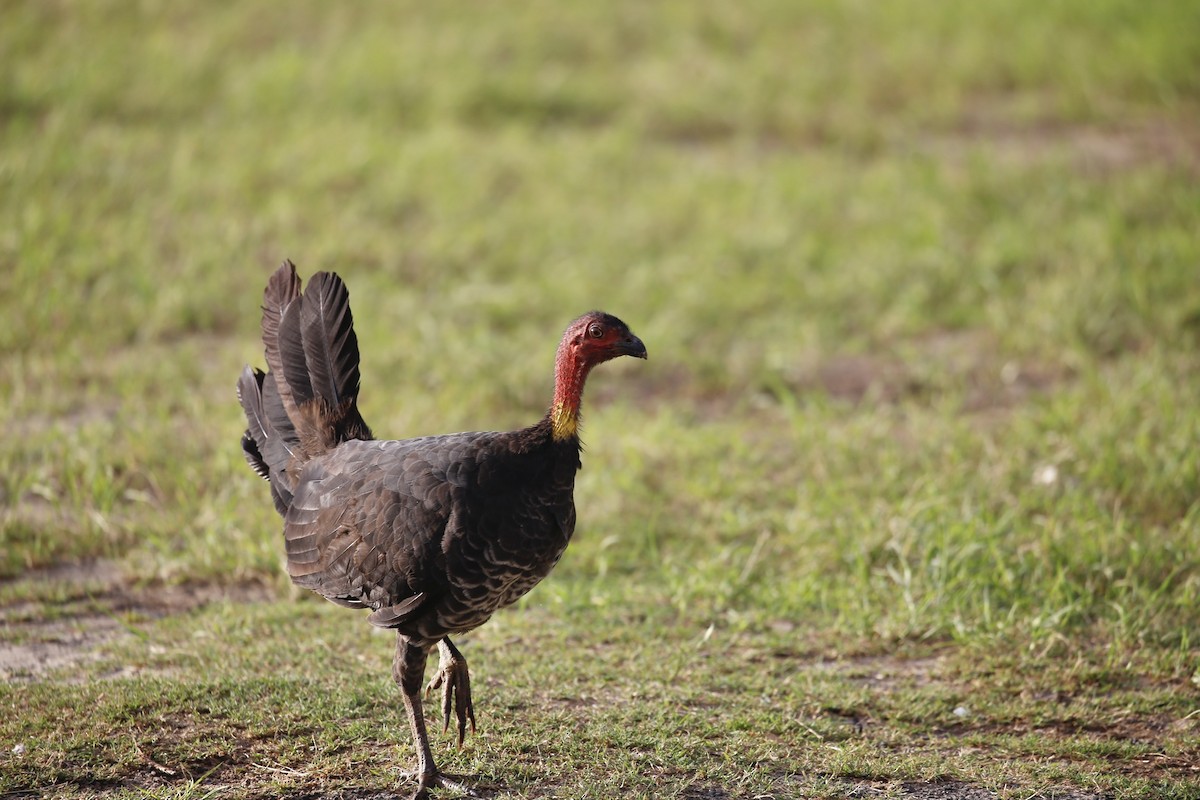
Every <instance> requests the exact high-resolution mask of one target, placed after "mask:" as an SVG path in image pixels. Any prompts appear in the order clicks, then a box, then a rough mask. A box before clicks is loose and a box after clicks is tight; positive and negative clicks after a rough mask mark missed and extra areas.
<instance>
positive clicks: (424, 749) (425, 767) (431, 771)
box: [392, 634, 478, 800]
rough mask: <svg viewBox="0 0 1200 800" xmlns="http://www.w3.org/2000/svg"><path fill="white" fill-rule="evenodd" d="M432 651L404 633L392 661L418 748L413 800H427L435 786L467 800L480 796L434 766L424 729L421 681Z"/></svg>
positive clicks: (399, 637)
mask: <svg viewBox="0 0 1200 800" xmlns="http://www.w3.org/2000/svg"><path fill="white" fill-rule="evenodd" d="M428 657H429V652H428V650H427V649H426V648H425V647H420V646H418V645H416V644H413V643H412V642H410V641H409V640H408V639H407V638H406V637H405V636H404V635H403V634H399V635H398V636H397V638H396V656H395V659H394V660H393V661H392V677H393V678H394V679H395V680H396V684H397V685H398V686H399V687H400V694H401V695H402V696H403V697H404V709H405V710H406V711H407V712H408V724H409V727H410V728H411V729H412V736H413V743H414V744H415V745H416V747H417V769H416V774H415V777H416V779H417V791H416V792H414V793H413V796H412V800H425V798H427V797H428V796H429V794H428V791H427V790H428V789H430V788H432V787H437V788H442V789H451V790H454V791H457V792H460V793H462V794H465V795H467V796H468V797H478V795H476V794H475V793H474V792H472V791H471V790H470V789H468V788H467V787H466V786H463V785H462V784H461V783H458V782H456V781H452V780H450V779H449V778H448V777H446V776H445V775H443V774H442V773H441V772H439V771H438V768H437V766H436V765H435V764H434V763H433V752H432V751H431V750H430V749H429V733H428V732H427V731H426V730H425V716H424V714H422V712H421V681H422V680H423V679H424V678H425V662H426V660H427V659H428Z"/></svg>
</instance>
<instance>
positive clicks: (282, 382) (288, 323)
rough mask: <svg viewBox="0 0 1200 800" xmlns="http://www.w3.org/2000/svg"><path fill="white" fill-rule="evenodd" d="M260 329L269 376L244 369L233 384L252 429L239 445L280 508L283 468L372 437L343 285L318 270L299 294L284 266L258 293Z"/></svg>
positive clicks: (296, 280) (286, 482)
mask: <svg viewBox="0 0 1200 800" xmlns="http://www.w3.org/2000/svg"><path fill="white" fill-rule="evenodd" d="M262 332H263V346H264V348H265V350H266V357H267V366H268V367H269V368H270V369H269V372H267V374H266V375H263V373H261V372H251V371H249V369H247V371H246V372H244V373H243V375H242V378H241V380H240V381H239V382H238V390H239V394H240V395H241V396H242V397H243V400H242V406H243V408H245V410H246V419H247V422H248V423H249V425H250V428H249V430H247V432H246V436H244V437H243V446H242V447H243V450H244V451H245V452H246V458H247V460H249V461H250V466H251V467H253V468H254V470H255V471H256V472H258V473H259V474H260V475H263V476H264V477H267V478H268V479H269V480H270V481H271V486H272V488H273V490H274V491H275V492H276V495H277V496H276V505H278V504H279V502H281V500H282V502H284V504H285V507H286V504H287V503H289V502H290V501H291V495H292V491H293V489H294V480H295V475H294V474H292V475H289V474H288V471H289V470H291V471H292V472H293V473H294V472H295V470H296V468H297V467H298V466H299V465H302V464H303V463H305V462H306V461H308V460H309V459H311V458H313V457H315V456H317V455H320V454H321V453H324V452H327V451H328V450H330V449H332V448H334V447H336V446H337V445H338V444H339V443H341V442H344V441H346V440H348V439H370V438H371V431H370V429H369V428H368V427H367V425H366V423H365V422H364V421H363V418H362V415H361V414H360V413H359V410H358V387H359V379H360V375H359V368H358V338H357V337H356V336H355V334H354V319H353V317H352V315H351V313H350V293H349V292H348V291H347V290H346V284H345V283H343V282H342V280H341V278H339V277H338V276H337V275H334V274H332V273H327V272H319V273H317V274H316V275H314V276H313V277H312V279H311V280H310V281H309V282H308V287H307V289H305V291H304V292H303V293H301V291H300V277H299V276H298V275H297V274H296V267H295V265H294V264H292V262H291V261H285V262H283V264H282V265H281V266H280V267H279V269H277V270H275V273H274V274H273V275H271V278H270V280H269V281H268V282H267V288H266V290H265V291H264V292H263V317H262ZM251 390H253V391H251ZM246 398H250V399H249V400H247V399H246Z"/></svg>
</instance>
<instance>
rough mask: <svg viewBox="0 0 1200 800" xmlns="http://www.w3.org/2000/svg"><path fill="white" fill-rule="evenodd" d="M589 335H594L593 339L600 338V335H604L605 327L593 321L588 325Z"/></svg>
mask: <svg viewBox="0 0 1200 800" xmlns="http://www.w3.org/2000/svg"><path fill="white" fill-rule="evenodd" d="M588 336H590V337H592V338H593V339H599V338H600V337H602V336H604V328H603V327H601V326H600V324H599V323H596V322H593V323H592V324H591V325H589V326H588Z"/></svg>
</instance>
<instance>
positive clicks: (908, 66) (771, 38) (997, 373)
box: [0, 0, 1200, 800]
mask: <svg viewBox="0 0 1200 800" xmlns="http://www.w3.org/2000/svg"><path fill="white" fill-rule="evenodd" d="M1197 29H1200V6H1197V5H1196V4H1195V3H1191V2H1171V1H1170V0H1164V2H1156V3H1150V4H1147V3H1145V2H1140V1H1138V2H1135V1H1134V0H1111V1H1110V2H1102V3H1099V2H1082V0H1080V2H1074V1H1072V2H1065V3H1060V4H1054V5H1047V4H1045V3H1042V2H1034V0H1004V1H1003V2H1001V1H1000V0H983V1H982V2H976V3H972V4H969V5H961V6H960V5H948V4H929V3H925V2H921V1H920V0H901V1H900V2H895V3H888V4H885V5H883V4H869V3H860V2H855V1H854V0H817V1H816V2H812V3H804V4H797V3H792V2H784V1H782V0H781V1H780V2H765V3H762V4H758V5H756V6H755V8H753V9H743V8H741V7H737V8H734V7H733V6H730V5H728V4H720V3H705V2H700V3H697V2H664V3H656V4H638V3H628V4H626V3H617V4H603V5H599V4H593V5H584V4H579V5H565V4H561V3H555V2H549V1H548V0H547V1H546V2H533V3H530V4H526V5H525V6H523V7H522V9H520V11H519V12H518V11H516V10H513V9H511V8H509V7H507V6H503V7H502V6H499V5H496V6H493V5H489V4H475V5H471V6H461V5H455V4H429V3H417V2H396V3H389V4H387V5H371V4H343V5H339V6H336V7H333V6H329V5H327V4H324V3H320V2H316V0H313V1H311V2H309V1H308V0H301V1H300V2H295V3H291V4H288V6H287V7H286V8H285V7H283V6H275V5H272V4H269V3H261V2H257V0H231V2H227V3H222V4H209V5H204V6H200V5H187V6H185V5H180V4H162V3H153V2H150V3H140V4H136V5H127V6H122V7H116V6H114V5H113V4H110V3H105V2H77V3H70V4H62V3H52V2H43V1H41V0H39V1H38V2H16V3H11V4H9V5H8V6H6V9H5V24H4V25H3V26H0V76H2V77H0V177H2V179H0V419H2V420H4V423H5V435H4V436H3V437H0V795H3V796H7V797H46V798H58V797H71V798H74V797H89V798H90V797H96V798H104V800H117V799H119V798H139V799H141V798H147V797H156V798H208V797H222V798H266V797H273V798H275V797H288V798H317V797H321V798H325V797H328V798H335V797H343V798H368V797H392V796H401V797H403V796H405V794H406V786H407V784H405V783H404V782H403V781H402V780H401V779H400V778H399V777H398V776H399V775H400V773H401V772H402V771H403V770H404V769H406V768H408V767H409V766H410V763H411V761H412V751H411V746H410V743H409V741H408V732H407V727H406V725H405V724H404V721H403V719H402V718H401V717H400V714H399V704H398V698H397V697H396V692H395V688H394V686H392V684H391V680H390V675H389V670H390V658H391V656H390V651H391V648H392V641H391V640H390V639H389V638H388V637H387V636H386V635H381V634H378V633H375V632H373V631H372V629H371V627H370V626H369V625H367V624H366V623H365V622H364V621H363V620H362V619H361V618H360V617H361V615H356V614H355V613H354V612H350V611H348V610H346V609H341V608H337V607H334V606H332V605H330V604H328V603H323V602H321V601H319V600H317V599H315V598H312V597H311V596H309V595H307V594H305V593H303V592H301V591H299V590H296V589H295V588H293V587H291V586H290V585H289V584H288V582H287V580H286V577H285V575H284V572H283V569H282V567H281V558H282V554H281V544H280V541H279V538H280V537H279V520H278V518H277V516H276V515H275V513H274V511H273V509H272V508H271V505H270V502H269V499H268V497H267V493H266V487H265V486H264V485H263V484H262V482H261V481H259V480H258V479H257V478H256V477H255V476H254V475H253V474H252V473H251V472H250V471H249V470H248V469H247V467H246V465H245V464H244V463H243V460H242V457H241V454H240V452H239V448H238V441H239V437H240V433H241V429H242V426H243V425H244V421H243V420H242V418H241V415H240V411H239V409H238V407H237V403H236V401H235V398H234V392H233V384H234V382H235V380H236V377H237V375H238V374H239V372H240V370H241V369H242V366H243V364H246V363H250V364H253V365H256V366H262V364H263V361H262V353H261V344H260V342H259V331H258V325H259V321H258V316H259V304H260V300H261V291H262V287H263V284H264V283H265V280H266V277H267V276H268V275H269V274H270V272H271V271H272V270H273V269H274V268H275V267H276V266H277V264H278V263H279V262H281V261H282V260H283V259H284V258H291V259H293V260H294V261H296V262H297V263H298V264H299V267H300V272H301V274H303V275H306V276H307V275H310V274H311V273H312V272H314V271H316V270H318V269H329V270H335V271H337V272H339V274H341V275H342V276H343V277H344V278H345V280H346V281H347V284H348V286H349V287H350V292H351V298H352V304H353V307H354V312H355V320H356V327H357V330H358V335H359V339H360V342H361V343H362V351H363V365H362V372H363V387H364V388H363V397H362V405H363V411H364V415H365V417H366V419H367V420H368V421H369V422H370V423H371V425H372V427H373V429H374V430H376V431H377V432H378V433H379V435H381V436H388V437H397V438H400V437H407V436H415V435H421V434H426V433H441V432H449V431H455V430H468V429H480V428H487V429H507V428H512V427H516V426H518V425H524V424H528V423H530V422H532V421H533V420H535V419H536V418H537V417H538V416H539V415H541V414H542V413H543V412H544V410H545V407H546V403H547V401H548V400H549V397H550V388H551V387H550V378H551V374H550V372H551V370H550V365H551V362H552V358H553V352H554V346H555V343H556V342H557V338H558V336H559V334H560V332H561V330H562V327H563V326H564V325H565V324H566V322H567V321H568V320H569V319H571V318H572V317H574V316H576V315H577V314H579V313H581V312H583V311H585V310H587V309H590V308H597V307H599V308H603V309H605V310H607V311H610V312H612V313H614V314H616V315H618V316H620V317H621V318H622V319H624V320H626V321H627V322H629V323H630V325H631V327H632V328H633V330H634V331H635V332H636V333H637V334H638V335H639V336H640V337H641V338H642V339H643V340H644V341H645V342H646V344H647V347H648V349H649V353H650V360H649V361H648V362H645V363H641V362H639V363H636V364H634V363H631V364H620V363H613V364H607V365H604V366H603V367H601V368H600V369H598V370H597V371H596V372H595V373H594V374H593V376H592V378H591V381H590V385H589V387H588V394H587V398H586V400H585V405H584V441H585V451H584V469H583V471H582V472H581V473H580V478H579V483H578V486H577V492H576V501H577V505H578V509H579V520H580V525H579V530H578V536H577V537H576V540H575V541H574V542H573V543H572V545H571V547H570V549H569V550H568V552H567V554H566V556H565V557H564V559H563V560H562V562H561V563H560V564H559V566H558V567H557V568H556V570H555V572H554V574H553V575H552V576H551V578H550V579H548V580H547V581H546V582H544V583H543V584H542V585H540V586H539V587H538V588H537V589H535V590H534V591H533V592H532V593H531V594H530V595H529V596H528V597H527V598H526V599H525V600H524V601H522V602H521V603H520V604H518V606H516V607H514V608H512V609H510V610H507V611H505V612H503V613H501V614H498V615H497V616H496V617H495V618H494V619H493V620H492V621H491V622H489V624H488V625H486V626H484V627H483V628H481V629H479V630H478V631H475V632H473V633H471V634H470V635H468V636H466V637H463V639H462V641H461V642H459V644H460V646H461V648H462V650H463V652H464V654H465V655H466V657H467V658H468V660H469V661H470V663H471V667H472V672H473V675H474V680H475V686H476V693H475V695H476V696H475V701H476V711H477V717H478V718H479V731H478V733H477V734H476V735H474V736H472V737H470V738H469V739H468V741H467V743H466V745H465V746H464V747H463V748H462V749H457V748H455V747H454V746H453V741H452V737H451V736H449V735H445V736H442V735H440V734H439V735H438V737H437V738H436V741H435V751H436V754H437V757H438V758H439V760H440V761H441V762H443V764H444V766H445V768H446V769H447V770H448V771H450V772H452V773H455V774H462V775H467V776H471V780H473V781H474V783H475V785H477V786H478V787H480V789H481V790H483V792H484V793H485V794H487V795H488V796H492V797H497V798H500V797H527V798H545V797H570V798H609V797H617V796H621V797H627V796H632V797H677V798H723V797H729V798H766V797H776V798H783V797H877V796H878V797H937V798H941V797H946V798H949V797H968V798H973V797H997V798H1004V799H1005V800H1008V799H1009V798H1030V797H1059V798H1105V800H1123V799H1124V798H1144V797H1153V798H1196V797H1198V796H1200V789H1198V788H1197V787H1198V786H1200V774H1198V773H1197V766H1196V765H1197V764H1200V729H1198V726H1200V713H1198V709H1200V650H1198V648H1197V644H1196V634H1195V632H1196V631H1197V630H1200V560H1198V559H1197V553H1200V505H1198V504H1197V497H1200V460H1198V459H1197V458H1196V457H1195V453H1196V449H1197V448H1196V444H1197V442H1198V441H1200V414H1197V409H1196V397H1198V396H1200V359H1198V357H1197V345H1198V344H1200V282H1198V281H1197V272H1196V267H1197V264H1200V237H1197V235H1196V231H1197V230H1200V192H1198V189H1197V187H1198V186H1200V182H1198V181H1197V177H1198V175H1200V83H1198V82H1197V76H1198V75H1200V50H1198V49H1197V46H1196V36H1195V34H1194V31H1195V30H1197Z"/></svg>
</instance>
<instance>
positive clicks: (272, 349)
mask: <svg viewBox="0 0 1200 800" xmlns="http://www.w3.org/2000/svg"><path fill="white" fill-rule="evenodd" d="M262 333H263V345H264V346H265V349H266V360H267V367H268V370H269V371H268V372H266V373H263V372H262V371H260V370H257V369H254V370H252V369H251V368H250V367H248V366H247V367H246V368H245V369H244V370H243V372H242V376H241V379H240V380H239V381H238V398H239V399H240V401H241V404H242V407H243V408H244V409H245V412H246V419H247V420H248V422H249V428H248V430H247V431H246V433H245V435H244V436H243V437H242V449H243V450H244V451H245V454H246V459H247V460H248V461H249V462H250V466H251V467H253V468H254V470H255V471H256V472H257V473H258V474H259V475H261V476H262V477H264V478H266V479H267V480H268V481H269V482H270V485H271V496H272V498H273V500H274V501H275V508H276V509H277V510H278V511H279V514H280V515H281V516H282V517H283V519H284V526H283V537H284V541H285V543H286V545H287V568H288V574H289V575H290V576H291V578H292V580H293V581H294V582H295V583H296V584H298V585H300V586H303V587H305V588H307V589H311V590H313V591H314V592H317V593H318V594H320V595H322V596H324V597H325V598H327V599H329V600H332V601H333V602H335V603H338V604H339V605H343V606H348V607H350V608H362V609H369V610H370V612H371V613H370V615H369V616H368V617H367V620H368V621H369V622H370V623H371V624H373V625H377V626H379V627H382V628H393V629H395V631H396V655H395V660H394V662H393V666H392V676H393V677H394V678H395V680H396V683H397V684H398V685H399V686H400V690H401V692H402V693H403V696H404V706H405V709H406V710H407V712H408V721H409V724H410V726H411V727H412V735H413V739H414V741H415V743H416V748H417V768H416V778H417V780H418V787H417V791H416V794H415V795H414V796H415V797H422V796H424V795H425V790H426V789H427V788H428V787H431V786H443V787H453V788H458V789H463V787H461V786H458V785H457V784H455V783H454V782H452V781H450V780H449V779H448V778H446V777H445V776H444V775H443V774H442V773H440V772H439V771H438V769H437V767H436V766H435V765H434V761H433V755H432V753H431V752H430V749H429V736H428V734H427V733H426V729H425V722H424V718H423V716H422V713H421V696H420V688H421V683H422V681H423V680H424V673H425V662H426V659H427V657H428V655H429V651H430V650H432V649H433V647H434V646H435V645H437V647H438V650H439V653H440V663H439V666H438V669H437V672H436V674H435V675H434V677H433V680H432V681H430V683H429V686H428V689H429V690H430V691H432V690H435V689H439V688H440V689H441V692H442V715H443V721H444V726H445V727H449V724H450V712H451V709H452V708H453V710H454V714H455V717H456V720H457V728H458V742H459V744H460V745H461V744H462V741H463V738H464V737H465V735H466V728H467V723H468V722H469V723H470V725H471V729H472V730H474V729H475V714H474V709H473V708H472V704H471V684H470V678H469V675H468V672H467V663H466V661H465V660H464V659H463V657H462V654H461V653H459V651H458V649H457V648H455V646H454V645H453V644H452V643H451V642H450V639H449V636H450V635H452V634H458V633H463V632H465V631H469V630H472V629H473V628H476V627H478V626H480V625H482V624H483V623H484V622H486V621H487V620H488V618H489V617H491V616H492V614H493V613H494V612H495V611H496V610H497V609H498V608H502V607H503V606H506V605H508V604H510V603H512V602H513V601H515V600H517V599H518V598H519V597H521V596H522V595H524V594H525V593H526V592H528V591H529V590H530V589H531V588H533V586H534V585H535V584H536V583H537V582H538V581H540V580H541V579H542V578H544V577H546V575H547V573H549V572H550V570H551V568H553V567H554V564H555V563H556V562H557V561H558V559H559V557H560V556H561V555H562V554H563V550H564V549H565V548H566V546H567V542H568V541H570V539H571V533H572V531H573V530H574V528H575V504H574V500H573V497H572V493H573V488H574V483H575V472H576V470H577V469H579V466H580V462H579V453H580V445H579V406H580V400H581V398H582V395H583V386H584V382H585V381H586V379H587V376H588V373H589V371H590V370H591V369H592V367H594V366H596V365H597V364H599V363H601V362H604V361H608V360H609V359H612V358H616V357H617V356H635V357H637V358H645V357H646V348H645V346H644V345H643V344H642V342H641V340H640V339H638V338H637V337H636V336H634V335H633V334H632V333H631V332H630V330H629V328H628V327H627V326H626V325H625V323H623V322H621V321H620V320H619V319H617V318H616V317H613V316H611V315H609V314H605V313H602V312H598V311H594V312H591V313H589V314H585V315H583V316H582V317H580V318H579V319H576V320H575V321H574V322H572V323H571V324H570V325H569V326H568V327H567V330H566V333H564V334H563V338H562V342H561V344H560V345H559V347H558V355H557V357H556V359H555V365H554V368H555V374H554V379H555V380H554V399H553V402H552V403H551V406H550V410H549V411H548V412H547V414H546V416H545V417H543V418H542V419H541V420H540V421H539V422H538V423H537V424H535V425H533V426H531V427H528V428H525V429H523V430H517V431H511V432H507V433H495V432H491V433H456V434H450V435H446V436H426V437H423V438H419V439H406V440H403V441H378V440H374V439H372V437H371V431H370V429H369V428H368V427H367V425H366V423H365V422H364V421H363V418H362V416H361V415H360V414H359V410H358V403H357V399H358V388H359V366H358V361H359V357H358V340H357V338H356V336H355V334H354V327H353V321H352V319H351V315H350V303H349V293H348V292H347V291H346V285H345V284H344V283H343V282H342V281H341V279H340V278H338V276H337V275H334V274H332V273H327V272H318V273H317V274H316V275H314V276H313V277H312V279H311V280H310V281H309V282H308V288H307V289H305V290H304V292H303V294H302V293H301V291H300V278H299V277H298V276H297V275H296V268H295V266H294V265H293V264H292V263H291V262H290V261H289V262H284V264H283V266H281V267H280V268H279V269H278V270H276V272H275V273H274V274H273V275H272V276H271V278H270V280H269V281H268V283H267V288H266V291H265V293H264V298H263V317H262Z"/></svg>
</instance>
